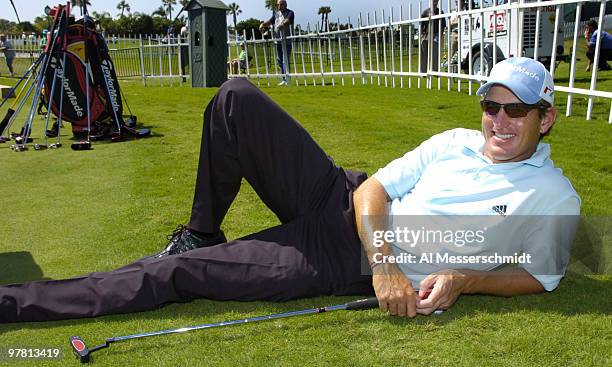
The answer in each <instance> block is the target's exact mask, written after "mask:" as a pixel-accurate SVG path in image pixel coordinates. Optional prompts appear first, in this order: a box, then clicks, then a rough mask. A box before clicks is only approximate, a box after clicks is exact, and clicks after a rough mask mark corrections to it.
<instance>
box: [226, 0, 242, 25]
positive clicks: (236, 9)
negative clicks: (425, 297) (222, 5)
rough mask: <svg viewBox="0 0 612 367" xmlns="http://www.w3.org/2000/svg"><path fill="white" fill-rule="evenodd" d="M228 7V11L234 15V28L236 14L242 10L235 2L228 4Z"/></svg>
mask: <svg viewBox="0 0 612 367" xmlns="http://www.w3.org/2000/svg"><path fill="white" fill-rule="evenodd" d="M228 7H229V11H228V12H229V13H230V14H232V15H233V16H234V29H236V23H237V22H236V21H237V20H238V19H237V15H238V14H240V13H242V10H241V9H240V5H238V4H236V3H231V4H229V5H228Z"/></svg>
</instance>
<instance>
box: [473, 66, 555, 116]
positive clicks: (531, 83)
mask: <svg viewBox="0 0 612 367" xmlns="http://www.w3.org/2000/svg"><path fill="white" fill-rule="evenodd" d="M494 85H502V86H504V87H506V88H508V89H510V90H511V91H512V93H514V95H515V96H517V97H518V99H520V100H521V101H523V103H527V104H536V103H538V102H539V101H540V100H541V99H543V100H545V101H546V102H548V103H550V104H551V106H552V105H553V104H554V100H555V83H554V82H553V78H552V75H550V73H549V72H548V70H546V68H545V67H544V65H542V64H541V63H540V62H538V61H536V60H533V59H530V58H528V57H511V58H509V59H506V60H504V61H501V62H499V63H497V64H495V66H493V69H492V70H491V75H490V76H489V80H488V81H487V82H486V83H485V84H483V85H482V86H481V87H480V88H478V91H477V92H476V94H477V95H479V96H483V95H485V94H486V93H487V92H488V91H489V88H491V87H492V86H494Z"/></svg>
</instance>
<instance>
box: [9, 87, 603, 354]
mask: <svg viewBox="0 0 612 367" xmlns="http://www.w3.org/2000/svg"><path fill="white" fill-rule="evenodd" d="M11 81H12V80H6V79H4V80H0V83H2V84H6V83H10V82H11ZM443 85H444V84H443ZM122 87H123V88H124V91H125V93H126V95H127V97H128V99H129V103H130V105H131V107H132V109H133V110H134V112H135V114H137V115H138V119H139V121H141V122H142V123H143V124H144V125H145V126H147V127H151V128H152V129H153V131H154V133H155V136H153V137H151V138H149V139H143V140H138V141H132V142H125V143H119V144H105V143H97V144H95V146H94V147H95V149H94V150H92V151H86V152H74V151H72V150H70V149H69V148H68V143H69V142H70V140H69V135H70V133H69V128H67V129H65V130H63V132H64V136H63V138H64V139H65V143H66V144H65V145H64V147H63V148H61V149H59V150H55V151H51V150H49V151H40V152H37V151H33V150H32V151H28V152H24V153H21V154H18V153H14V152H12V151H11V150H10V149H9V147H8V145H7V144H3V145H0V169H1V170H0V172H2V174H1V175H0V197H1V198H2V203H3V205H2V209H1V210H0V223H2V224H3V225H2V226H0V284H7V283H11V282H21V281H28V280H36V279H60V278H65V277H70V276H75V275H78V274H83V273H87V272H91V271H104V270H111V269H114V268H117V267H119V266H121V265H124V264H126V263H127V262H129V261H131V260H135V259H137V258H139V257H142V256H144V255H147V254H150V253H153V252H155V251H157V250H158V249H160V248H161V247H162V246H163V245H164V244H165V241H166V240H165V236H166V234H168V233H170V232H171V231H172V229H174V227H175V226H176V224H178V223H184V222H185V221H186V220H187V219H188V216H189V212H190V207H191V200H192V195H193V186H194V181H195V173H196V167H197V159H198V151H199V143H200V134H201V128H202V117H203V110H204V107H205V105H206V104H207V103H208V101H209V100H210V98H211V97H212V95H213V94H214V92H215V90H214V89H190V88H188V87H178V86H177V87H164V88H161V87H157V86H150V87H147V88H144V87H142V86H141V85H140V83H139V82H122ZM263 90H264V91H265V92H266V93H268V94H269V95H270V96H271V97H272V98H273V99H274V100H275V101H277V102H278V103H279V104H280V105H281V106H282V107H283V108H285V109H286V110H287V111H288V112H289V113H290V114H291V115H293V116H294V117H296V119H297V120H298V121H300V122H301V123H302V124H303V125H304V126H305V127H306V129H307V130H308V131H310V132H311V134H312V135H313V137H314V138H315V140H316V141H317V142H318V143H319V144H320V145H321V146H322V147H323V148H324V149H325V151H326V152H327V153H328V154H329V155H331V156H332V157H333V158H334V159H335V161H336V163H337V164H339V165H341V166H344V167H347V168H351V169H357V170H363V171H366V172H368V173H369V174H371V173H373V172H375V170H376V169H377V168H378V167H381V166H383V165H385V164H386V163H388V162H389V161H390V160H392V159H394V158H396V157H398V156H400V155H402V154H404V153H405V152H406V151H407V150H409V149H411V148H413V147H415V146H416V145H417V144H418V143H419V142H421V141H422V140H424V139H425V138H427V137H429V136H431V135H432V134H435V133H437V132H441V131H444V130H446V129H450V128H455V127H466V128H474V129H478V128H479V120H480V113H479V110H478V102H477V101H478V99H477V97H474V96H468V95H467V94H465V93H448V92H446V91H437V90H422V89H421V90H420V89H416V88H415V89H392V88H378V87H367V86H366V87H363V86H357V87H352V86H346V87H338V86H337V87H331V86H328V87H316V88H315V87H299V88H297V87H290V88H276V87H273V88H268V87H265V88H263ZM562 99H563V98H560V100H562ZM581 106H582V108H583V107H584V104H582V105H581ZM609 106H610V105H609V100H601V101H599V102H598V104H597V105H596V109H595V119H594V120H593V121H585V120H584V118H583V117H581V115H579V114H578V115H575V116H574V117H569V118H567V117H563V116H560V117H559V121H558V124H557V126H555V129H554V131H553V134H552V136H550V137H549V138H547V140H548V142H549V143H551V144H552V150H553V154H552V158H553V160H554V161H555V163H556V164H557V165H558V166H559V167H561V168H562V169H563V171H564V173H565V174H566V175H567V176H568V177H569V178H570V180H571V181H572V183H573V184H574V186H575V188H576V190H577V191H578V193H579V194H580V195H581V197H582V200H583V206H582V212H583V214H584V215H585V217H595V216H599V217H604V218H610V214H611V213H612V209H611V208H610V204H611V203H612V164H611V163H610V162H611V160H610V157H611V156H612V147H611V146H610V131H611V130H610V129H611V128H612V127H611V126H610V125H608V124H607V117H608V109H609ZM577 108H578V107H577ZM5 110H6V107H3V108H2V109H1V110H0V116H4V112H5ZM578 110H580V108H578ZM18 121H20V123H21V122H22V121H23V119H21V118H20V120H18ZM42 123H43V122H42V120H41V119H40V118H37V120H36V124H38V127H39V129H40V126H41V125H42ZM39 129H38V130H39ZM38 130H37V131H38ZM37 136H39V135H37ZM276 223H277V220H276V218H275V217H274V215H273V214H272V213H271V212H270V211H269V210H267V209H266V208H265V207H264V206H263V204H261V202H260V201H259V199H258V198H257V196H256V194H255V193H254V192H253V190H252V189H251V188H250V187H249V185H247V184H246V183H245V184H243V187H242V191H241V193H240V194H239V195H238V197H237V199H236V202H235V203H234V205H233V206H232V207H231V209H230V212H229V213H228V216H227V218H226V220H225V222H224V224H223V229H224V231H225V232H226V234H227V236H228V238H235V237H238V236H242V235H245V234H248V233H251V232H253V231H257V230H259V229H262V228H265V227H268V226H271V225H274V224H276ZM607 223H608V224H609V220H608V221H607ZM607 228H608V230H609V228H610V227H607ZM600 229H601V228H600ZM604 229H605V228H604ZM600 240H601V238H600ZM606 241H607V242H606ZM599 245H600V248H597V249H596V250H597V251H599V252H597V253H594V254H593V253H591V254H590V255H594V256H598V255H599V256H601V257H603V258H600V259H596V260H600V261H599V262H602V261H601V260H603V262H604V268H605V266H607V268H605V269H607V270H605V271H604V272H603V273H605V274H608V275H589V274H586V273H585V272H583V271H580V272H579V271H578V270H579V269H577V270H574V271H572V272H570V273H569V274H568V276H567V277H566V278H565V279H564V280H563V281H562V282H561V285H560V286H559V289H558V290H556V291H555V292H552V293H549V294H542V295H535V296H523V297H512V298H508V299H506V298H496V297H488V296H462V297H461V298H460V299H459V301H458V302H457V304H456V305H455V306H454V307H453V308H452V309H451V310H450V311H448V312H446V313H445V314H443V315H440V316H431V317H417V318H416V319H413V320H405V319H400V318H395V317H389V316H387V315H384V314H382V313H380V312H379V311H378V310H369V311H363V312H337V313H331V314H322V315H316V316H306V317H298V318H294V319H287V320H278V321H271V322H265V323H261V324H256V325H244V326H237V327H229V328H225V329H217V330H209V331H199V332H193V333H188V334H184V335H173V336H165V337H157V338H150V339H145V340H142V341H133V342H125V343H118V344H116V345H112V346H111V347H110V349H107V350H104V351H100V352H97V353H96V354H94V358H95V365H97V366H143V365H172V366H178V365H187V364H192V365H204V364H206V365H223V366H237V365H253V366H255V365H256V366H261V365H283V366H287V365H335V364H337V365H356V366H369V365H414V366H456V365H460V366H473V365H479V366H480V365H486V366H488V365H491V366H498V365H504V366H525V365H534V366H536V365H537V366H540V365H546V366H585V365H587V366H588V365H599V366H604V365H610V363H611V357H610V344H611V342H612V340H611V337H610V335H612V333H611V331H612V317H611V312H612V304H611V303H610V299H611V298H612V294H611V291H610V290H611V287H610V285H611V283H610V282H611V280H612V277H611V276H610V275H609V274H610V266H609V265H605V262H606V261H608V262H609V260H608V259H610V256H612V254H609V249H610V238H609V237H608V238H604V241H603V242H600V243H599ZM577 265H580V264H575V263H573V264H572V269H574V268H577ZM355 298H356V297H321V298H315V299H307V300H299V301H293V302H287V303H266V302H248V303H240V302H212V301H207V300H198V301H194V302H191V303H186V304H175V305H171V306H168V307H165V308H163V309H160V310H155V311H150V312H143V313H138V314H130V315H114V316H106V317H99V318H96V319H83V320H69V321H60V322H46V323H26V324H9V325H1V326H0V347H3V348H6V347H59V348H61V349H62V352H63V359H61V360H60V361H41V360H38V361H36V362H23V363H22V364H23V365H43V366H46V365H50V366H59V365H62V366H63V365H75V366H76V365H77V364H78V362H76V360H74V359H73V358H72V356H71V355H70V353H71V352H70V350H69V347H68V343H67V341H68V336H70V335H73V334H78V335H80V336H82V337H83V338H84V339H85V340H86V341H87V342H88V343H90V344H97V343H99V342H101V341H102V340H103V338H106V337H111V336H116V335H124V334H131V333H136V332H144V331H150V330H157V329H164V328H173V327H179V326H187V325H193V324H199V323H204V322H215V321H222V320H228V319H236V318H244V317H249V316H256V315H262V314H268V313H275V312H281V311H287V310H293V309H299V308H303V307H312V306H319V305H326V304H335V303H342V302H346V301H349V300H353V299H355ZM3 362H5V363H6V364H7V365H14V364H15V363H14V362H13V361H7V360H4V361H0V364H1V363H3Z"/></svg>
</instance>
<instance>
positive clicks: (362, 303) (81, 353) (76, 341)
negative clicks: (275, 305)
mask: <svg viewBox="0 0 612 367" xmlns="http://www.w3.org/2000/svg"><path fill="white" fill-rule="evenodd" d="M376 307H378V300H377V299H376V298H374V297H373V298H367V299H362V300H358V301H354V302H348V303H344V304H340V305H334V306H326V307H316V308H308V309H304V310H298V311H289V312H282V313H276V314H272V315H266V316H257V317H250V318H247V319H239V320H231V321H223V322H217V323H212V324H201V325H195V326H188V327H182V328H176V329H167V330H160V331H152V332H148V333H141V334H131V335H124V336H115V337H112V338H107V339H106V340H105V341H104V344H101V345H97V346H95V347H91V348H89V347H88V346H87V344H85V342H84V341H83V339H82V338H81V337H79V336H71V337H70V346H71V347H72V350H73V351H74V353H75V355H76V357H77V358H78V359H79V361H81V363H87V362H89V360H90V357H91V353H93V352H95V351H98V350H100V349H103V348H107V347H108V346H109V345H110V344H111V343H115V342H120V341H125V340H130V339H140V338H146V337H150V336H157V335H167V334H180V333H186V332H188V331H194V330H201V329H211V328H216V327H223V326H230V325H238V324H250V323H253V322H258V321H267V320H275V319H281V318H287V317H293V316H301V315H312V314H319V313H323V312H332V311H341V310H347V311H349V310H367V309H371V308H376Z"/></svg>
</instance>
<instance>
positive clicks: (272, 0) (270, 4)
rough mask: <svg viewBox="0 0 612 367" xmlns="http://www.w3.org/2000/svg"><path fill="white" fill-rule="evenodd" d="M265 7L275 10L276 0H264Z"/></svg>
mask: <svg viewBox="0 0 612 367" xmlns="http://www.w3.org/2000/svg"><path fill="white" fill-rule="evenodd" d="M266 9H270V10H272V11H274V10H276V0H266Z"/></svg>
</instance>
